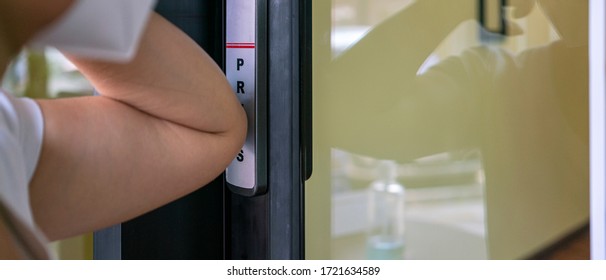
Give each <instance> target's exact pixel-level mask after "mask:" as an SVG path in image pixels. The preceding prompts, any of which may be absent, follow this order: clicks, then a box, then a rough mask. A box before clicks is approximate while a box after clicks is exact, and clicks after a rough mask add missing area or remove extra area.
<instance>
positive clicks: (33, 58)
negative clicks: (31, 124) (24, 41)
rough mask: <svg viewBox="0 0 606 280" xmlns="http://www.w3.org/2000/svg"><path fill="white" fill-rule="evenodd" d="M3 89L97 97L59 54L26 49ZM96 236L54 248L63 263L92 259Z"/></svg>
mask: <svg viewBox="0 0 606 280" xmlns="http://www.w3.org/2000/svg"><path fill="white" fill-rule="evenodd" d="M0 81H1V82H2V83H1V88H2V89H4V90H6V92H8V93H10V94H13V95H15V96H27V97H30V98H65V97H75V96H85V95H92V94H93V87H92V85H91V84H90V83H89V82H88V81H87V80H86V79H85V78H84V76H83V75H82V74H80V72H78V71H77V69H76V67H75V66H74V65H73V64H72V63H71V62H69V60H67V59H66V58H65V57H64V56H63V55H62V54H61V53H60V52H59V51H57V50H56V49H53V48H47V49H44V50H30V49H24V50H23V51H22V52H21V53H20V54H19V55H18V56H17V58H15V60H14V61H13V62H12V63H11V65H10V66H9V67H8V69H7V71H6V73H5V75H4V77H2V79H0ZM92 246H93V241H92V234H85V235H81V236H77V237H72V238H69V239H65V240H62V241H56V242H53V243H51V244H50V248H51V250H53V251H54V255H55V256H57V257H58V258H59V259H92V248H93V247H92Z"/></svg>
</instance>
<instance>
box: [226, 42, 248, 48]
mask: <svg viewBox="0 0 606 280" xmlns="http://www.w3.org/2000/svg"><path fill="white" fill-rule="evenodd" d="M225 48H228V49H254V48H255V43H226V44H225Z"/></svg>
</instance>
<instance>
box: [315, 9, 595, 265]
mask: <svg viewBox="0 0 606 280" xmlns="http://www.w3.org/2000/svg"><path fill="white" fill-rule="evenodd" d="M480 2H481V1H478V0H464V1H440V0H418V1H407V0H402V1H396V0H380V1H370V0H334V1H333V2H332V5H326V4H322V3H320V1H316V2H314V5H315V9H316V10H315V12H316V13H315V14H314V17H315V18H314V21H315V23H314V24H315V26H316V29H315V30H314V32H316V33H320V34H316V36H317V37H316V38H325V37H326V36H325V35H324V34H323V33H322V32H328V33H329V34H330V36H329V38H332V40H330V41H323V40H315V42H316V45H315V49H314V53H315V54H316V61H314V65H315V66H314V67H316V68H315V70H314V71H315V78H314V81H315V85H314V86H315V88H314V102H315V103H314V119H315V120H316V122H315V123H314V129H315V132H314V137H315V139H314V141H315V143H314V146H315V148H316V152H315V157H316V158H315V162H314V165H315V167H314V172H315V174H314V177H312V180H310V182H309V183H308V186H309V187H308V195H309V196H308V201H310V202H308V203H311V204H314V205H315V206H314V207H318V208H321V207H328V208H326V209H325V210H326V211H331V213H332V215H331V217H330V233H329V237H330V238H320V237H319V236H324V237H326V233H323V232H322V229H318V228H314V224H320V225H321V224H322V223H323V218H322V217H320V216H319V215H320V214H319V210H316V209H313V210H310V211H312V212H310V213H308V215H309V217H308V223H309V226H308V228H309V229H308V239H310V240H308V243H310V242H313V243H324V244H323V246H317V247H318V249H314V247H313V246H314V245H310V246H311V247H309V250H308V255H309V256H310V257H311V258H335V259H357V258H367V257H369V255H368V254H367V252H365V251H366V250H367V247H366V246H367V240H366V239H367V233H368V232H369V231H372V226H373V225H372V223H368V222H367V221H364V220H362V219H360V218H359V217H361V216H369V215H371V216H372V215H374V214H376V212H373V211H376V208H373V207H375V206H373V205H369V204H372V203H370V202H369V201H373V198H372V196H371V197H369V193H373V191H372V188H373V184H372V182H373V181H377V180H381V179H380V177H381V176H380V175H378V174H377V173H378V172H377V166H378V165H379V163H380V162H383V160H392V161H393V162H395V163H396V167H395V169H396V171H397V172H396V173H397V175H396V176H395V177H396V178H397V179H396V181H397V182H398V184H400V185H402V186H404V187H405V188H406V195H405V196H402V197H403V198H402V199H403V201H404V202H403V203H402V205H404V207H403V208H405V209H400V208H398V207H393V208H395V209H398V210H394V211H398V212H400V213H390V214H385V215H386V217H385V219H390V217H393V216H394V215H402V216H403V217H404V226H403V228H406V230H405V231H404V232H403V234H404V238H403V239H402V240H405V241H404V242H405V250H403V252H404V255H403V256H402V257H403V258H409V259H434V258H437V259H483V258H499V259H501V258H505V259H515V258H527V257H530V256H532V254H535V253H537V252H538V251H540V250H541V249H544V248H545V247H547V246H549V245H550V244H552V243H553V242H554V241H556V240H558V239H559V238H562V237H563V236H564V235H566V234H567V233H569V232H571V231H573V230H575V229H576V228H578V227H580V226H582V225H584V224H586V223H587V220H588V216H589V214H588V196H589V194H588V190H589V187H588V175H589V171H588V117H587V110H588V106H587V102H588V88H587V86H588V57H587V9H588V5H587V1H556V0H539V1H528V0H510V1H505V2H507V6H505V7H502V9H503V10H502V11H503V13H498V12H496V13H495V12H490V13H487V14H488V16H490V17H495V16H496V17H498V16H500V15H501V14H502V15H503V16H504V17H505V18H504V22H505V25H506V29H505V33H506V34H505V35H501V34H494V33H490V32H488V31H487V30H484V29H483V28H482V26H481V25H480V24H479V22H478V3H480ZM488 2H491V1H488ZM493 2H499V1H493ZM493 4H494V3H493ZM386 7H390V10H389V11H391V12H389V13H388V12H385V9H386ZM393 7H398V8H397V9H396V8H393ZM489 7H490V8H491V9H494V8H495V7H494V5H492V6H490V5H489ZM497 8H498V7H497ZM321 9H330V10H331V12H330V13H326V11H323V10H321ZM326 14H328V15H329V16H330V20H323V19H322V15H326ZM488 21H489V22H492V23H494V22H499V21H498V20H496V21H495V20H494V19H488ZM493 27H494V26H493ZM491 29H494V28H491ZM324 49H330V51H329V52H328V53H329V55H323V54H324V53H327V52H325V51H323V50H324ZM327 159H328V160H327ZM325 162H330V163H331V165H330V166H328V165H325V164H324V163H325ZM323 169H328V170H329V171H328V172H324V171H322V170H323ZM324 174H326V175H324ZM325 195H329V196H330V197H331V199H330V200H329V201H325V202H322V203H317V202H313V201H314V199H318V198H316V197H322V196H325ZM325 204H328V205H327V206H317V205H325ZM386 207H389V206H386ZM373 209H374V210H373ZM313 211H316V212H313ZM316 213H318V214H316ZM373 213H374V214H373ZM320 227H321V226H320ZM316 237H317V238H316ZM324 240H328V241H324ZM326 243H329V244H326ZM321 247H328V248H330V251H329V252H328V251H322V250H323V249H322V248H321Z"/></svg>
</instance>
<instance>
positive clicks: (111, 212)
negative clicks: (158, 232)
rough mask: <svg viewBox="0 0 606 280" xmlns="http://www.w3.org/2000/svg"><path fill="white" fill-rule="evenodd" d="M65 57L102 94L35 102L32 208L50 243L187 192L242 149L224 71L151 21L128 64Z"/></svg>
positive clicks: (240, 117)
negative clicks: (39, 138)
mask: <svg viewBox="0 0 606 280" xmlns="http://www.w3.org/2000/svg"><path fill="white" fill-rule="evenodd" d="M68 57H69V56H68ZM69 58H70V60H71V61H72V62H73V63H74V64H75V65H76V66H77V67H78V68H79V70H81V71H82V73H83V74H84V75H85V76H86V77H87V78H88V79H89V80H90V81H91V82H92V84H93V85H94V86H95V88H96V89H97V90H98V91H99V92H100V93H101V94H102V96H96V97H83V98H72V99H59V100H40V101H38V103H39V104H40V107H41V109H42V112H43V115H44V119H45V129H44V141H43V147H42V152H41V155H40V160H39V163H38V167H37V170H36V172H35V174H34V178H33V179H32V182H31V185H30V189H31V202H32V208H33V211H34V217H35V219H36V222H37V223H38V225H40V227H41V228H42V230H43V231H44V232H45V233H46V235H47V236H48V237H49V238H50V239H53V240H54V239H59V238H64V237H68V236H72V235H75V234H79V233H83V232H87V231H91V230H95V229H99V228H102V227H105V226H109V225H111V224H114V223H118V222H121V221H124V220H127V219H130V218H133V217H136V216H137V215H140V214H143V213H145V212H147V211H149V210H152V209H154V208H156V207H159V206H161V205H163V204H165V203H168V202H170V201H172V200H174V199H176V198H179V197H181V196H183V195H185V194H187V193H189V192H192V191H194V190H196V189H197V188H199V187H200V186H203V185H205V184H206V183H208V182H209V181H211V180H213V179H214V178H215V177H216V176H217V175H219V174H220V173H221V172H222V171H223V170H224V169H225V167H226V166H227V165H228V164H229V163H230V162H231V161H232V159H233V157H234V156H235V154H236V152H237V151H239V149H240V148H241V146H242V144H243V141H244V137H245V133H246V120H245V114H244V111H243V109H242V106H241V105H240V103H239V102H238V101H237V98H236V97H235V95H234V94H233V92H232V90H231V88H230V86H229V84H228V83H227V80H226V79H225V77H224V75H223V73H222V72H221V70H220V69H219V68H218V67H217V65H216V64H215V63H214V62H213V61H212V60H211V59H210V58H209V57H208V56H207V54H206V53H205V52H204V51H203V50H202V49H200V48H199V47H198V46H197V45H196V44H195V43H194V42H193V41H192V40H191V39H190V38H188V37H187V36H186V35H185V34H183V33H182V32H180V31H179V30H178V29H177V28H176V27H174V26H173V25H172V24H170V23H168V22H167V21H166V20H164V19H163V18H161V17H160V16H158V15H156V14H154V15H152V16H151V18H150V21H149V23H148V27H147V30H146V32H145V34H144V35H143V37H142V39H141V43H140V49H139V52H138V54H137V56H136V57H135V58H134V60H133V61H131V62H130V63H128V64H112V63H102V62H95V61H89V60H84V59H79V58H76V57H69Z"/></svg>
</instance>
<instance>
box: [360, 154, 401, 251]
mask: <svg viewBox="0 0 606 280" xmlns="http://www.w3.org/2000/svg"><path fill="white" fill-rule="evenodd" d="M369 200H370V201H369V204H368V205H369V211H368V213H369V220H368V237H367V257H368V259H375V260H389V259H404V186H402V185H401V184H400V183H398V181H397V164H396V162H394V161H390V160H381V161H380V163H379V166H378V179H377V180H376V181H374V182H373V183H372V184H371V185H370V188H369Z"/></svg>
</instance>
